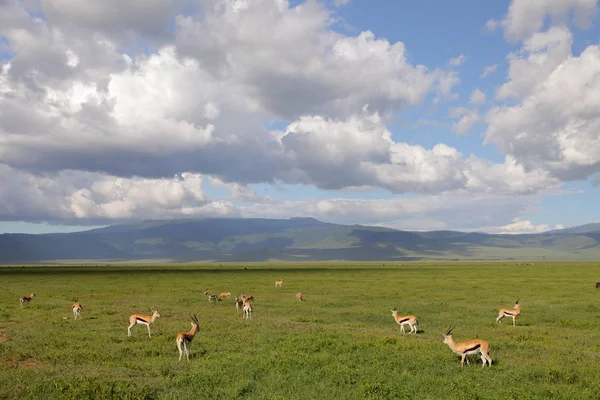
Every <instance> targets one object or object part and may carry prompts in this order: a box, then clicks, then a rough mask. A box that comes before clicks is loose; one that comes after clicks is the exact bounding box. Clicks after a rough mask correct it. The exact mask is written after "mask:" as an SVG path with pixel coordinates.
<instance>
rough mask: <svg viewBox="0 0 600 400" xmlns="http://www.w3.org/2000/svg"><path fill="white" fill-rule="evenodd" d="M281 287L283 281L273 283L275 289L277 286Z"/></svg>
mask: <svg viewBox="0 0 600 400" xmlns="http://www.w3.org/2000/svg"><path fill="white" fill-rule="evenodd" d="M281 285H283V279H280V280H278V281H275V287H277V286H279V287H281Z"/></svg>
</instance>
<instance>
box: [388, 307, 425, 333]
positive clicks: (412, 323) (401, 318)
mask: <svg viewBox="0 0 600 400" xmlns="http://www.w3.org/2000/svg"><path fill="white" fill-rule="evenodd" d="M397 309H398V307H394V309H393V310H391V311H392V316H393V317H394V320H396V323H397V324H398V325H400V331H402V333H405V331H404V325H408V326H409V327H410V332H408V334H409V335H410V334H411V333H412V332H413V331H414V332H415V334H417V325H418V324H419V320H418V319H417V317H415V316H414V315H398V311H396V310H397Z"/></svg>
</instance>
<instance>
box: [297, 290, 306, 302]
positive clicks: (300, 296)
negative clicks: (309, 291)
mask: <svg viewBox="0 0 600 400" xmlns="http://www.w3.org/2000/svg"><path fill="white" fill-rule="evenodd" d="M296 299H298V300H300V301H304V297H303V296H302V292H298V293H296Z"/></svg>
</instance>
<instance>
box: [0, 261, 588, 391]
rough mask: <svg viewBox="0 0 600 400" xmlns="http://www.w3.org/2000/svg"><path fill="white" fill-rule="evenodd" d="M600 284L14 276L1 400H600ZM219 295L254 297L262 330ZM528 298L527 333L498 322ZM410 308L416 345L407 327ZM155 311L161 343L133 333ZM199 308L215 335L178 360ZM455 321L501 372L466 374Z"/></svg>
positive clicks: (379, 268) (498, 275)
mask: <svg viewBox="0 0 600 400" xmlns="http://www.w3.org/2000/svg"><path fill="white" fill-rule="evenodd" d="M281 278H283V287H281V288H275V286H274V283H275V280H277V279H281ZM599 278H600V270H599V267H598V263H591V262H588V263H584V262H579V263H569V262H565V263H561V262H553V263H551V262H546V263H538V262H536V263H535V264H534V265H517V263H515V262H495V263H446V264H443V263H409V264H406V265H392V264H390V263H386V265H382V264H381V263H380V264H375V263H371V264H356V263H353V264H351V265H343V264H341V263H330V264H314V263H313V264H307V265H290V264H282V265H268V264H267V265H262V266H261V265H245V266H244V265H223V266H215V265H209V264H204V265H197V266H194V265H188V266H172V265H165V266H147V267H144V266H138V267H126V266H119V267H87V268H80V267H74V266H72V267H48V268H36V267H28V268H14V267H11V268H0V282H1V285H0V289H1V290H0V398H7V399H28V398H32V399H33V398H37V399H40V398H44V399H55V398H56V399H69V398H73V399H74V398H78V399H80V398H94V399H109V398H119V399H188V398H189V399H192V398H193V399H198V398H206V399H235V398H251V399H329V398H331V399H390V398H409V397H411V398H420V399H442V398H443V399H476V398H481V399H496V398H497V399H552V398H557V399H559V398H560V399H575V398H577V399H596V398H598V396H599V395H600V366H599V365H600V363H599V362H600V335H599V333H600V318H599V317H600V297H599V296H600V290H597V289H595V288H594V283H595V281H597V280H600V279H599ZM205 288H208V289H209V291H210V292H212V293H219V292H220V291H231V292H232V294H233V295H234V297H235V295H236V294H241V293H246V294H253V295H254V296H255V299H256V300H255V309H254V312H253V316H252V320H250V321H244V320H243V319H242V315H241V313H237V312H236V309H235V306H234V303H233V298H232V299H224V300H223V301H221V302H218V303H209V302H208V301H207V298H206V297H205V296H204V295H203V294H202V292H203V291H204V289H205ZM32 291H34V292H35V293H36V295H37V296H36V297H35V298H34V299H33V300H32V302H31V304H30V305H29V306H27V305H25V306H24V307H23V309H21V308H20V307H19V302H18V298H19V296H22V295H24V294H28V293H30V292H32ZM298 291H301V292H302V293H303V295H304V297H305V299H306V301H303V302H300V301H298V300H296V299H295V294H296V292H298ZM74 297H76V298H78V299H79V301H80V302H81V303H82V305H83V308H84V309H83V311H82V313H81V319H80V320H78V321H74V320H73V316H72V313H71V309H70V307H71V303H72V301H71V300H72V298H74ZM517 298H519V299H520V302H521V306H522V315H521V316H520V317H518V318H517V326H516V327H512V325H511V321H510V320H506V319H504V321H503V323H502V324H497V323H496V322H495V318H496V316H497V310H498V308H500V307H512V306H513V305H514V301H515V300H516V299H517ZM396 305H397V306H398V312H399V313H400V314H404V313H411V314H415V315H417V316H418V317H419V333H418V334H417V335H415V334H411V335H407V334H405V335H402V334H401V333H400V329H399V326H398V325H397V324H396V323H395V322H394V319H393V317H392V315H391V309H392V308H393V306H396ZM153 306H156V307H158V310H159V311H160V314H161V317H160V318H157V319H156V321H155V322H154V323H153V324H152V325H151V331H152V338H151V339H149V338H148V335H147V330H146V327H145V326H141V325H137V326H135V327H133V328H132V337H127V325H128V323H127V322H128V321H127V319H128V317H129V315H130V314H133V313H144V314H148V315H150V314H151V308H152V307H153ZM190 313H192V314H194V313H195V314H197V315H198V317H199V321H200V330H199V332H198V334H197V335H196V338H195V339H194V341H193V343H192V345H191V356H190V362H187V361H186V360H185V359H183V360H182V361H181V362H178V361H177V360H178V353H177V350H176V345H175V337H176V335H177V333H178V332H181V331H186V330H189V328H190V321H191V320H190V318H189V316H188V314H190ZM448 326H454V327H455V328H454V338H455V340H456V341H457V342H459V341H462V340H468V339H473V338H476V337H480V338H484V339H487V340H489V341H490V342H491V344H492V348H491V356H492V358H493V360H494V361H493V364H492V367H491V368H486V369H484V370H482V369H481V361H480V360H479V357H471V365H470V366H466V365H465V368H463V369H462V370H461V368H460V362H459V358H458V357H457V356H455V355H454V354H452V352H451V351H450V349H449V348H448V346H446V345H445V344H443V343H442V332H443V331H444V330H445V329H446V328H447V327H448Z"/></svg>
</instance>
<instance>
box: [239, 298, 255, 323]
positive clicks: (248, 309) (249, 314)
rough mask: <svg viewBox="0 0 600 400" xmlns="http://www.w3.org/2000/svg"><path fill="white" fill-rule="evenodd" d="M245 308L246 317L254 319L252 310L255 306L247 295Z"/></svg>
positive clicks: (244, 301) (244, 303)
mask: <svg viewBox="0 0 600 400" xmlns="http://www.w3.org/2000/svg"><path fill="white" fill-rule="evenodd" d="M242 300H243V310H244V319H252V310H253V309H254V307H253V306H252V302H251V301H250V300H248V298H247V297H243V298H242Z"/></svg>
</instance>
